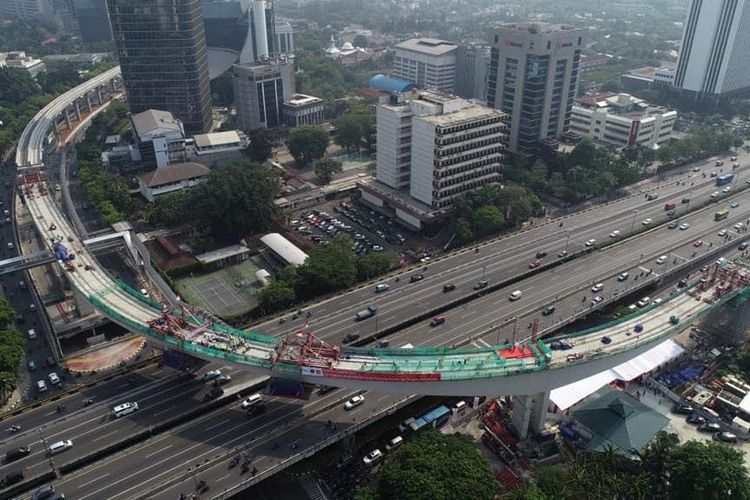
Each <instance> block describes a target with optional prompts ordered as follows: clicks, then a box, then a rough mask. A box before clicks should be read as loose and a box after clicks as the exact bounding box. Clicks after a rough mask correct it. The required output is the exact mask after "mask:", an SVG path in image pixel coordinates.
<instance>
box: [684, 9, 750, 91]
mask: <svg viewBox="0 0 750 500" xmlns="http://www.w3.org/2000/svg"><path fill="white" fill-rule="evenodd" d="M674 86H675V87H677V88H680V89H682V90H683V91H685V92H689V93H694V94H696V96H697V97H699V96H721V95H727V94H735V93H738V92H743V91H745V90H748V89H750V1H747V0H693V1H692V2H691V4H690V8H689V10H688V16H687V20H686V21H685V30H684V32H683V34H682V46H681V48H680V55H679V58H678V60H677V71H676V73H675V79H674Z"/></svg>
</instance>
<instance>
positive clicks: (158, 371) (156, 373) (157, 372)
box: [151, 368, 164, 375]
mask: <svg viewBox="0 0 750 500" xmlns="http://www.w3.org/2000/svg"><path fill="white" fill-rule="evenodd" d="M163 371H164V369H163V368H162V369H161V370H156V371H155V372H151V375H159V374H160V373H162V372H163Z"/></svg>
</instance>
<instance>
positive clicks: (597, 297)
mask: <svg viewBox="0 0 750 500" xmlns="http://www.w3.org/2000/svg"><path fill="white" fill-rule="evenodd" d="M602 300H604V299H603V298H601V297H599V296H598V295H597V296H596V297H594V300H592V301H591V305H592V306H595V305H597V304H598V303H599V302H601V301H602Z"/></svg>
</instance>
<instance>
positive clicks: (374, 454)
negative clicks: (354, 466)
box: [362, 448, 383, 465]
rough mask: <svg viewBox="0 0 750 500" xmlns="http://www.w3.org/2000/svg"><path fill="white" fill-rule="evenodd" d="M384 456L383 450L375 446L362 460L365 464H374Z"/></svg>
mask: <svg viewBox="0 0 750 500" xmlns="http://www.w3.org/2000/svg"><path fill="white" fill-rule="evenodd" d="M382 458H383V452H382V451H380V450H378V449H377V448H375V449H374V450H372V451H371V452H370V453H368V454H367V455H365V458H363V459H362V461H363V462H364V463H365V465H374V464H376V463H377V462H379V461H380V460H381V459H382Z"/></svg>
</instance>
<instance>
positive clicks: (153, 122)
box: [130, 109, 182, 136]
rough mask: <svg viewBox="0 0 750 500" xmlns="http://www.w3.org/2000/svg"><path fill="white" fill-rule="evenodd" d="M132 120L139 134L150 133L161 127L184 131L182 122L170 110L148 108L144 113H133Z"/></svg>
mask: <svg viewBox="0 0 750 500" xmlns="http://www.w3.org/2000/svg"><path fill="white" fill-rule="evenodd" d="M130 120H131V121H132V122H133V127H134V128H135V133H136V134H137V135H138V136H144V135H148V134H149V133H150V132H152V131H154V130H156V129H160V128H163V129H168V130H173V131H175V132H179V133H182V124H181V123H180V121H179V120H177V119H176V118H175V117H174V116H173V115H172V113H170V112H169V111H160V110H158V109H147V110H146V111H144V112H142V113H137V114H134V115H131V116H130Z"/></svg>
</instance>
